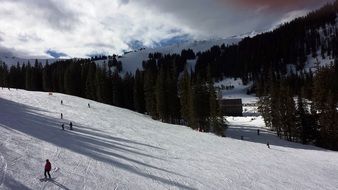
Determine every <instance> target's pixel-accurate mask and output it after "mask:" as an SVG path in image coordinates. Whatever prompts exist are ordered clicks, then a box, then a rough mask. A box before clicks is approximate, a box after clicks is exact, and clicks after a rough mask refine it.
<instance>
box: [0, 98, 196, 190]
mask: <svg viewBox="0 0 338 190" xmlns="http://www.w3.org/2000/svg"><path fill="white" fill-rule="evenodd" d="M0 105H1V112H0V127H4V128H6V129H8V130H12V131H13V132H16V131H20V132H23V133H25V134H27V135H30V136H32V137H35V138H38V139H40V140H43V141H46V142H49V143H52V144H54V145H56V146H58V147H63V148H66V149H69V150H71V151H73V152H76V153H79V154H82V155H86V156H89V157H91V158H93V159H95V160H98V161H103V162H106V163H109V164H111V165H113V166H114V167H117V168H120V169H122V170H126V171H128V172H131V173H134V174H137V175H139V176H143V177H146V178H150V179H152V180H155V181H158V182H160V183H163V184H167V185H171V186H175V187H178V188H180V189H194V188H191V187H189V186H186V185H184V184H181V183H179V182H175V181H171V180H169V179H166V178H163V177H160V176H156V175H153V174H150V173H145V172H143V171H141V170H140V169H137V168H136V167H134V166H133V165H129V164H126V163H125V162H124V163H123V162H121V161H119V160H124V161H128V162H130V163H133V164H137V165H141V166H144V167H148V168H151V169H153V170H157V171H160V172H165V173H169V174H172V175H178V176H181V177H186V176H182V175H180V174H178V173H175V172H173V171H169V170H166V169H162V168H161V167H160V166H159V167H158V166H154V165H151V164H148V163H144V162H142V161H139V160H136V159H133V158H131V157H127V156H125V155H122V154H119V153H117V151H122V152H127V153H129V154H131V155H137V156H143V157H147V158H151V159H157V160H161V161H165V160H163V159H162V158H158V157H155V156H152V155H148V154H145V153H143V152H141V151H142V149H141V148H137V147H135V146H138V147H142V148H153V149H159V150H164V149H162V148H160V147H156V146H152V145H148V144H144V143H141V142H136V141H133V140H129V139H123V138H120V137H114V136H111V135H108V134H102V133H98V132H96V131H94V130H93V129H91V128H88V127H85V126H80V125H78V124H76V123H74V122H73V124H74V125H73V126H74V131H72V132H68V131H67V132H66V131H62V130H61V123H62V122H64V120H61V119H55V118H52V117H48V116H44V115H40V114H38V113H37V111H39V112H48V111H46V110H42V109H38V108H35V107H31V106H27V105H23V104H19V103H16V102H12V101H9V100H5V99H1V98H0ZM53 114H56V113H53ZM14 117H15V119H14ZM56 117H57V116H56ZM13 120H15V123H13ZM59 137H62V138H59ZM8 180H9V179H6V181H7V182H6V183H10V185H12V183H11V181H8ZM4 183H5V182H4ZM54 184H55V185H57V186H59V187H60V188H61V189H68V188H67V187H65V186H63V185H62V184H60V183H58V182H55V183H54ZM15 189H16V188H15ZM19 189H25V187H24V186H23V187H22V188H21V187H20V188H19ZM26 189H28V188H26Z"/></svg>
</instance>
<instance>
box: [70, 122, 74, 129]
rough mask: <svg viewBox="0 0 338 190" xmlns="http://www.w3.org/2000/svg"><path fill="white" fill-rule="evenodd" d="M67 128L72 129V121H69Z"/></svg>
mask: <svg viewBox="0 0 338 190" xmlns="http://www.w3.org/2000/svg"><path fill="white" fill-rule="evenodd" d="M69 129H70V130H73V123H72V122H70V123H69Z"/></svg>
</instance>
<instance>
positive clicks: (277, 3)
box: [219, 0, 325, 9]
mask: <svg viewBox="0 0 338 190" xmlns="http://www.w3.org/2000/svg"><path fill="white" fill-rule="evenodd" d="M219 1H221V2H225V3H228V2H229V0H219ZM231 1H232V3H235V4H238V5H241V6H248V7H252V6H267V7H269V9H280V8H302V7H304V6H307V7H310V6H314V5H316V4H318V3H320V2H325V0H322V1H318V0H231Z"/></svg>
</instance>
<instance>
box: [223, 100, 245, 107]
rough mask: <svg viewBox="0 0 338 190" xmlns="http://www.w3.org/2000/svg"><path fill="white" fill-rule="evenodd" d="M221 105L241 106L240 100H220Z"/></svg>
mask: <svg viewBox="0 0 338 190" xmlns="http://www.w3.org/2000/svg"><path fill="white" fill-rule="evenodd" d="M221 104H222V105H234V106H235V105H240V106H242V99H222V100H221Z"/></svg>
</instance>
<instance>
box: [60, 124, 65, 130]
mask: <svg viewBox="0 0 338 190" xmlns="http://www.w3.org/2000/svg"><path fill="white" fill-rule="evenodd" d="M61 127H62V130H63V131H64V130H65V124H63V123H62V125H61Z"/></svg>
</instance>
